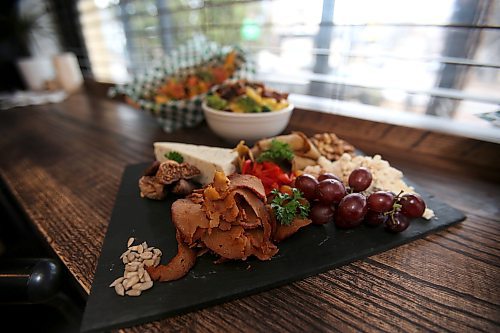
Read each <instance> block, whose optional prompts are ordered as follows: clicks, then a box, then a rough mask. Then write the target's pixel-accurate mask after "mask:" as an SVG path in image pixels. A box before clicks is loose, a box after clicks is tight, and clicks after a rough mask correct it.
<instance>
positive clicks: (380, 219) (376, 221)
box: [365, 210, 388, 227]
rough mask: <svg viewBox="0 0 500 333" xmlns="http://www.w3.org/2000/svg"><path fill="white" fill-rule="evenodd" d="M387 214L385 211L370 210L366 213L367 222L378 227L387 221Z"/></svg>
mask: <svg viewBox="0 0 500 333" xmlns="http://www.w3.org/2000/svg"><path fill="white" fill-rule="evenodd" d="M387 217H388V216H387V215H385V214H384V213H378V212H375V211H373V210H368V213H366V215H365V224H366V225H369V226H370V227H376V226H378V225H381V224H382V223H384V222H385V221H387Z"/></svg>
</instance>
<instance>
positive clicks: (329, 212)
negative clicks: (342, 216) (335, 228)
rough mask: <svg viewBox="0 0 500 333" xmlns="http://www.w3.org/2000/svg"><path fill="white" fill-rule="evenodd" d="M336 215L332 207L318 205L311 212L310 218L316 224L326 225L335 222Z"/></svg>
mask: <svg viewBox="0 0 500 333" xmlns="http://www.w3.org/2000/svg"><path fill="white" fill-rule="evenodd" d="M334 214H335V211H334V209H333V208H332V206H331V205H324V204H316V205H314V206H313V207H312V208H311V211H310V212H309V218H310V219H311V220H312V222H313V223H314V224H326V223H328V222H331V221H332V220H333V216H334Z"/></svg>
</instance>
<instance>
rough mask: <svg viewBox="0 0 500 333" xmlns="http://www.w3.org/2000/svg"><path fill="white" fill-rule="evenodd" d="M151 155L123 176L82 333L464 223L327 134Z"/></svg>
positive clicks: (167, 148) (163, 149)
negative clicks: (232, 147)
mask: <svg viewBox="0 0 500 333" xmlns="http://www.w3.org/2000/svg"><path fill="white" fill-rule="evenodd" d="M154 151H155V156H156V161H155V162H154V163H145V164H140V165H131V166H129V167H127V168H126V169H125V172H124V174H123V177H122V183H121V186H120V189H119V191H118V195H117V198H116V203H115V207H114V210H113V214H112V217H111V221H110V224H109V228H108V231H107V234H106V237H105V240H104V245H103V248H102V252H101V257H100V259H99V262H98V266H97V270H96V275H95V278H94V282H93V285H92V290H91V294H90V296H89V299H88V303H87V308H86V310H85V315H84V319H83V323H82V331H86V332H87V331H99V330H109V329H112V328H119V327H126V326H131V325H136V324H140V323H144V322H148V321H152V320H156V319H161V318H165V317H168V316H173V315H177V314H182V313H185V312H188V311H194V310H197V309H201V308H204V307H207V306H210V305H214V304H217V303H221V302H225V301H228V300H231V299H235V298H238V297H244V296H246V295H249V294H252V293H256V292H260V291H263V290H266V289H269V288H273V287H277V286H279V285H283V284H286V283H290V282H293V281H296V280H299V279H303V278H305V277H308V276H311V275H314V274H319V273H321V272H325V271H327V270H329V269H332V268H335V267H338V266H340V265H344V264H347V263H349V262H352V261H355V260H358V259H362V258H364V257H367V256H370V255H373V254H376V253H379V252H382V251H385V250H388V249H391V248H394V247H396V246H399V245H401V244H404V243H407V242H410V241H412V240H415V239H417V238H420V237H423V236H425V235H427V234H429V233H431V232H435V231H437V230H440V229H442V228H445V227H447V226H449V225H451V224H453V223H457V222H459V221H462V220H463V219H464V218H465V217H464V215H463V214H462V213H461V212H459V211H458V210H456V209H454V208H452V207H450V206H448V205H446V204H444V203H442V202H440V201H439V200H436V199H435V198H434V197H433V196H431V195H429V194H427V193H426V192H425V190H424V189H421V188H419V187H418V186H417V185H415V184H412V183H410V182H409V181H408V180H407V179H406V178H404V177H403V173H402V172H401V171H400V170H397V169H395V168H394V167H392V166H391V165H390V163H389V162H388V161H385V160H384V159H383V158H382V157H381V156H379V155H375V156H365V155H361V154H357V151H356V150H355V148H354V147H353V146H352V145H350V144H348V143H347V142H345V141H343V140H341V139H339V138H337V137H336V136H335V135H334V134H333V133H322V134H317V135H314V136H313V137H307V136H306V135H304V134H303V133H300V132H294V133H291V134H288V135H281V136H277V137H272V138H264V139H262V140H259V141H257V142H256V143H255V145H253V146H252V147H249V146H247V145H245V143H244V142H243V141H242V142H240V143H239V144H238V145H237V146H236V147H235V148H234V149H225V148H218V147H205V146H197V145H188V144H182V143H172V142H157V143H155V144H154Z"/></svg>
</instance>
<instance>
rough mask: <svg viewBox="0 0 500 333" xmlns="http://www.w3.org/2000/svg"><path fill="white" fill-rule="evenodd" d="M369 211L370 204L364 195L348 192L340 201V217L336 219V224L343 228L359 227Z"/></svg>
mask: <svg viewBox="0 0 500 333" xmlns="http://www.w3.org/2000/svg"><path fill="white" fill-rule="evenodd" d="M367 211H368V206H367V205H366V198H365V196H364V195H362V194H359V193H351V194H348V195H346V196H345V197H344V198H343V199H342V200H341V201H340V203H339V207H338V219H336V220H335V225H337V226H338V227H341V228H353V227H357V226H358V225H360V224H361V222H362V221H363V218H364V217H365V215H366V212H367Z"/></svg>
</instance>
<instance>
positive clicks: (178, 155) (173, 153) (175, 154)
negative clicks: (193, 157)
mask: <svg viewBox="0 0 500 333" xmlns="http://www.w3.org/2000/svg"><path fill="white" fill-rule="evenodd" d="M165 157H166V158H168V159H169V160H172V161H176V162H177V163H182V162H184V157H183V156H182V155H181V153H179V152H176V151H171V152H169V153H167V154H165Z"/></svg>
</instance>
